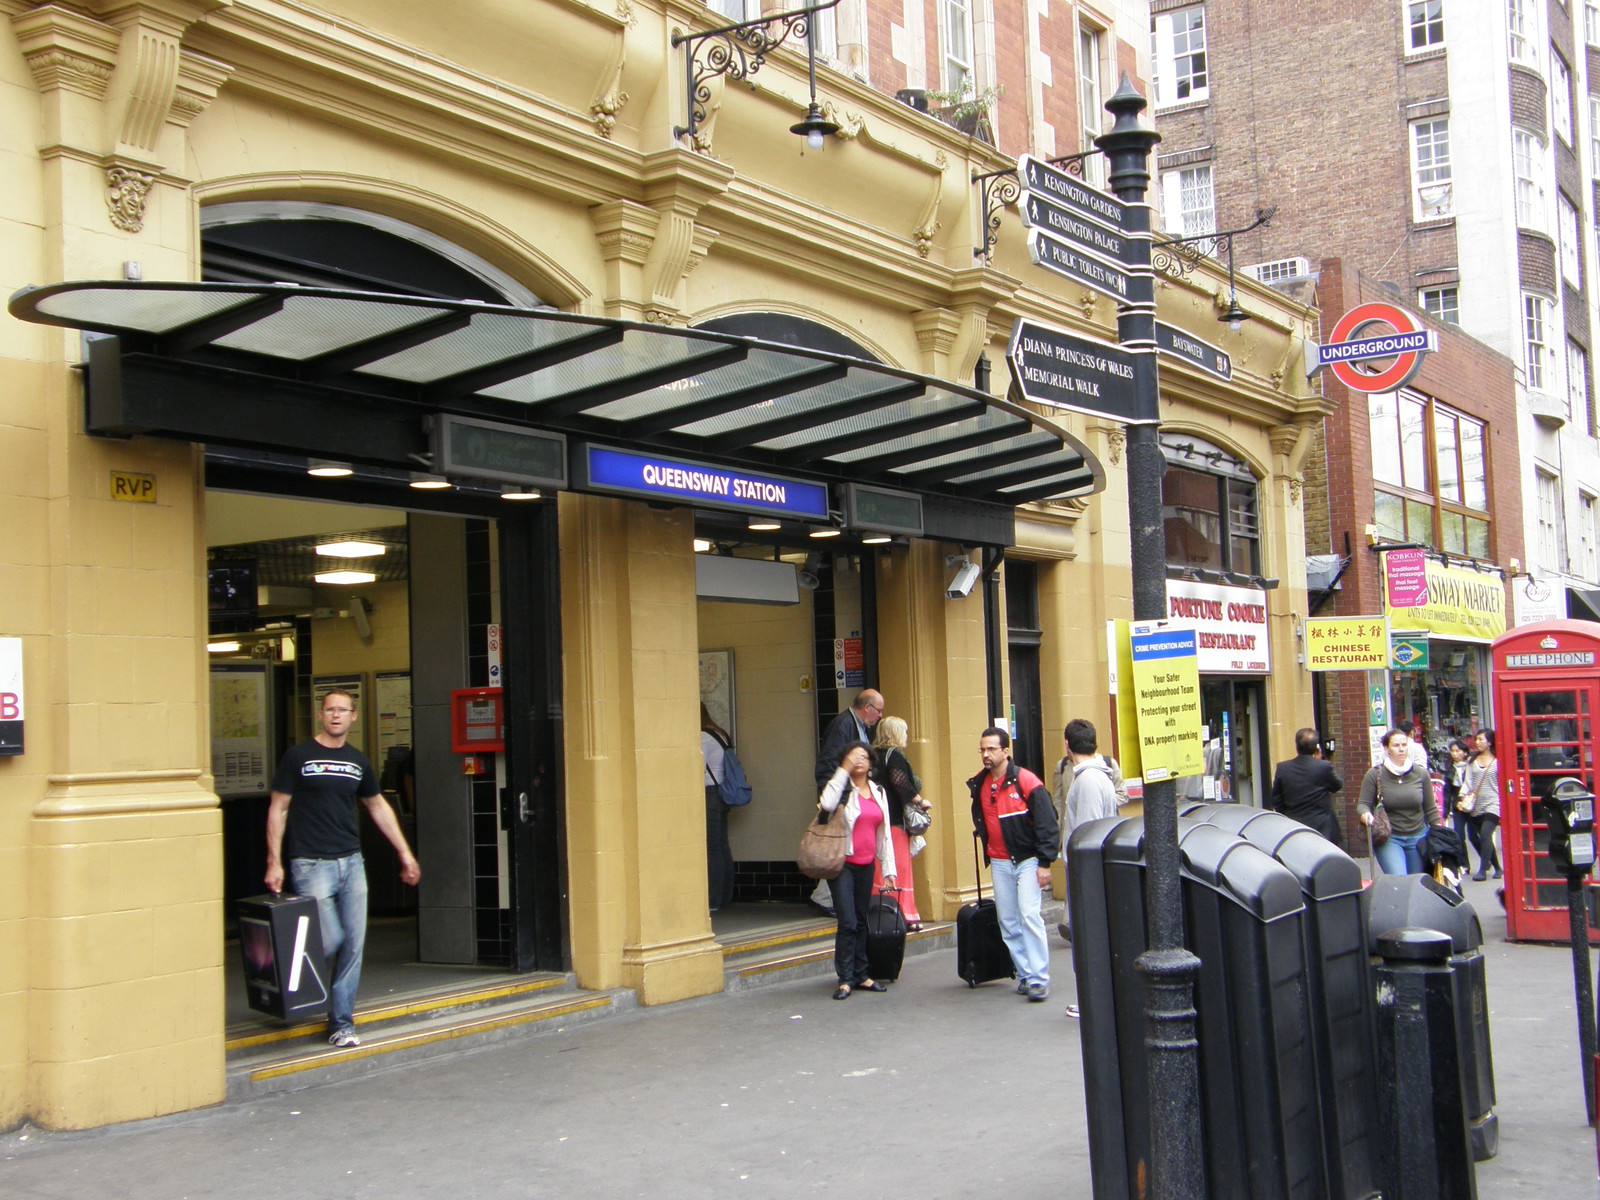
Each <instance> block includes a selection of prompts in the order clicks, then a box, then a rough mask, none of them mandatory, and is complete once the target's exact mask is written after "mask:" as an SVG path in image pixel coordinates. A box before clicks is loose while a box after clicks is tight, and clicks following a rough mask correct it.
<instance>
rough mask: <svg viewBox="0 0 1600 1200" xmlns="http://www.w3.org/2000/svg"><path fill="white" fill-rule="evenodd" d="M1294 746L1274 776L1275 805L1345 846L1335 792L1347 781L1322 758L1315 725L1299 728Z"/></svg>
mask: <svg viewBox="0 0 1600 1200" xmlns="http://www.w3.org/2000/svg"><path fill="white" fill-rule="evenodd" d="M1294 749H1295V756H1294V757H1293V758H1291V759H1289V761H1288V762H1281V763H1279V764H1278V769H1277V771H1276V773H1274V775H1273V777H1272V807H1273V809H1274V810H1275V811H1277V812H1281V813H1282V814H1283V815H1284V816H1286V817H1293V818H1294V819H1295V820H1296V821H1299V822H1300V824H1302V825H1307V826H1310V827H1311V828H1312V829H1315V830H1316V831H1317V832H1318V833H1320V834H1321V835H1322V836H1323V837H1325V838H1327V839H1328V840H1329V841H1330V842H1332V843H1333V844H1334V845H1335V846H1338V847H1339V848H1340V849H1343V848H1344V838H1343V836H1342V835H1341V834H1340V832H1339V821H1338V819H1337V818H1336V817H1335V816H1334V815H1333V793H1334V792H1337V791H1339V790H1341V789H1342V788H1343V787H1344V781H1343V780H1342V779H1340V778H1339V775H1338V773H1337V772H1336V771H1335V770H1334V769H1333V764H1332V763H1330V762H1324V761H1323V759H1322V747H1321V746H1320V745H1319V744H1318V742H1317V731H1316V730H1315V729H1301V730H1297V731H1296V732H1295V735H1294Z"/></svg>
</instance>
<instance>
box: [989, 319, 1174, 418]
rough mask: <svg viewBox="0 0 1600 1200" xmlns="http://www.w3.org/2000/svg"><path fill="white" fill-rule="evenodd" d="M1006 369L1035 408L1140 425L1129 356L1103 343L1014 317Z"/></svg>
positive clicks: (1116, 347)
mask: <svg viewBox="0 0 1600 1200" xmlns="http://www.w3.org/2000/svg"><path fill="white" fill-rule="evenodd" d="M1006 365H1007V366H1009V367H1010V369H1011V378H1012V379H1014V380H1015V381H1016V384H1017V388H1018V389H1019V390H1020V391H1021V392H1022V394H1023V396H1024V397H1025V398H1026V399H1028V400H1031V401H1033V402H1034V403H1035V404H1048V405H1050V406H1052V407H1055V408H1068V409H1071V410H1072V411H1074V412H1081V413H1088V414H1089V415H1090V416H1097V417H1108V418H1110V419H1111V420H1113V421H1121V422H1124V423H1126V424H1130V425H1136V424H1141V423H1145V419H1143V418H1141V417H1140V416H1138V415H1137V414H1136V412H1135V407H1136V405H1137V403H1138V396H1137V394H1136V392H1135V389H1134V385H1133V355H1132V354H1130V353H1128V351H1126V350H1123V349H1122V348H1120V347H1118V346H1113V345H1111V344H1110V343H1109V342H1097V341H1094V340H1092V339H1090V338H1083V337H1078V336H1076V335H1075V334H1071V333H1068V332H1066V331H1065V330H1063V329H1056V328H1054V327H1052V326H1049V325H1041V324H1039V323H1038V322H1037V321H1029V320H1026V319H1019V320H1018V321H1017V322H1016V323H1015V324H1013V325H1012V326H1011V344H1010V346H1008V347H1007V349H1006Z"/></svg>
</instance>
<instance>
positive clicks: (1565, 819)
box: [1539, 775, 1595, 879]
mask: <svg viewBox="0 0 1600 1200" xmlns="http://www.w3.org/2000/svg"><path fill="white" fill-rule="evenodd" d="M1539 807H1540V808H1541V809H1543V810H1544V815H1545V821H1546V824H1547V825H1548V826H1549V829H1550V849H1549V853H1550V861H1551V862H1552V863H1554V864H1555V866H1556V869H1557V870H1559V871H1561V872H1562V873H1563V874H1565V875H1566V876H1567V877H1568V878H1569V879H1570V878H1573V877H1576V876H1582V875H1587V874H1588V873H1589V872H1590V870H1591V869H1592V868H1593V867H1594V857H1595V855H1594V793H1593V792H1591V791H1590V790H1589V789H1588V788H1586V787H1584V785H1583V780H1581V779H1578V778H1575V777H1574V776H1571V775H1567V776H1564V777H1562V778H1561V779H1558V780H1556V781H1555V783H1553V784H1551V786H1550V791H1549V793H1548V794H1547V795H1546V796H1545V797H1544V799H1542V800H1540V801H1539Z"/></svg>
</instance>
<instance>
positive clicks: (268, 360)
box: [9, 281, 1104, 509]
mask: <svg viewBox="0 0 1600 1200" xmlns="http://www.w3.org/2000/svg"><path fill="white" fill-rule="evenodd" d="M9 308H10V311H11V313H12V315H13V316H16V317H19V318H21V319H22V320H25V321H33V322H37V323H41V324H47V325H59V326H64V327H67V328H73V329H81V330H84V331H86V332H89V333H92V334H106V335H113V336H114V337H116V338H117V342H116V343H115V345H114V351H112V352H108V351H107V350H104V349H99V348H95V352H93V353H91V355H90V379H89V384H88V388H89V431H90V432H92V433H102V434H111V435H130V434H153V435H161V436H169V437H180V438H184V439H187V440H192V441H198V442H206V443H213V444H219V445H232V446H242V447H250V448H254V449H259V450H264V451H270V452H280V453H282V452H288V453H312V454H318V455H328V456H331V457H337V458H341V459H349V460H352V461H355V462H363V463H371V464H374V465H378V466H390V467H403V466H407V465H415V464H416V463H417V462H418V460H419V456H423V457H425V456H426V454H427V449H428V435H427V433H426V431H425V428H426V425H427V422H428V418H430V417H433V416H436V415H438V414H441V413H449V414H457V415H464V416H470V417H477V418H481V419H491V420H494V421H499V422H511V423H515V424H518V425H523V426H526V427H528V428H530V429H538V430H544V431H550V432H555V433H560V434H562V435H565V436H566V437H568V438H572V439H581V440H583V441H588V442H604V443H608V444H611V445H615V446H622V447H628V448H634V449H638V448H647V449H649V450H652V451H657V452H661V453H670V454H675V455H679V456H685V457H689V458H693V459H695V460H697V461H703V462H707V463H711V464H716V465H722V466H726V467H730V468H747V469H759V470H765V471H774V472H782V473H785V474H788V475H798V476H802V477H808V478H811V479H814V480H817V481H822V482H854V483H863V484H874V485H878V486H882V487H888V488H899V489H903V490H906V491H910V492H915V493H919V494H923V495H927V496H932V497H945V498H950V499H953V500H959V501H961V502H963V503H977V504H982V505H986V506H1003V507H1005V508H1006V509H1011V508H1014V507H1015V506H1016V505H1018V504H1022V503H1025V502H1027V501H1032V500H1065V499H1070V498H1072V497H1077V496H1083V495H1087V494H1090V493H1093V492H1096V491H1099V490H1100V489H1101V488H1102V487H1103V486H1104V474H1103V471H1102V469H1101V467H1100V464H1099V463H1098V462H1097V461H1096V460H1095V458H1094V456H1093V455H1092V454H1090V453H1089V451H1088V450H1087V449H1086V448H1085V447H1084V446H1083V445H1082V444H1081V443H1080V442H1078V441H1077V440H1076V439H1075V438H1073V437H1072V435H1071V434H1069V433H1068V432H1067V431H1066V430H1065V429H1062V428H1061V427H1060V426H1058V425H1056V424H1055V423H1053V422H1051V421H1050V420H1048V419H1046V418H1044V417H1041V416H1039V415H1037V414H1035V413H1032V412H1030V411H1028V410H1026V409H1024V408H1022V407H1020V406H1017V405H1014V404H1011V403H1008V402H1006V401H1004V400H999V399H996V398H995V397H993V396H989V395H986V394H985V393H983V392H979V391H975V390H973V389H970V388H965V387H961V386H959V385H956V384H952V383H948V382H945V381H943V380H938V379H933V378H929V377H927V376H923V375H918V374H915V373H914V372H910V371H902V370H898V369H896V368H893V367H887V366H883V365H881V364H879V363H873V362H868V361H865V360H863V359H859V358H851V357H848V356H844V355H840V354H832V353H826V352H822V351H815V350H807V349H801V348H797V347H794V346H789V345H779V344H777V343H773V342H765V341H761V340H758V339H755V338H749V337H739V336H734V335H731V334H724V333H714V332H708V331H703V330H692V329H676V328H671V327H668V326H662V325H650V324H644V323H640V322H634V321H623V320H615V319H608V318H603V317H592V316H584V315H579V314H573V313H566V312H558V311H555V310H553V309H521V308H512V307H502V306H498V305H492V304H484V303H479V302H475V301H454V300H435V299H419V298H415V297H409V296H398V295H386V294H374V293H366V292H346V291H334V290H327V289H318V288H305V287H296V286H292V285H284V284H275V285H255V284H223V283H165V282H161V283H133V282H122V281H97V282H84V283H64V284H54V285H50V286H47V287H37V288H25V289H23V290H21V291H19V292H17V293H16V294H15V295H14V296H12V298H11V301H10V305H9Z"/></svg>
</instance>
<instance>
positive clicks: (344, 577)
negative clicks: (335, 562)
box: [312, 571, 378, 583]
mask: <svg viewBox="0 0 1600 1200" xmlns="http://www.w3.org/2000/svg"><path fill="white" fill-rule="evenodd" d="M312 578H313V579H315V580H316V581H317V582H318V583H376V582H377V579H378V577H377V576H376V575H374V574H373V573H372V572H371V571H320V572H318V573H317V574H316V575H313V576H312Z"/></svg>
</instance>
